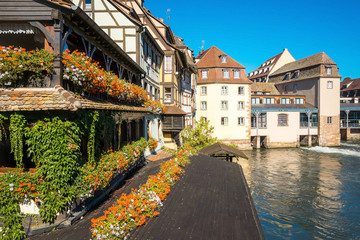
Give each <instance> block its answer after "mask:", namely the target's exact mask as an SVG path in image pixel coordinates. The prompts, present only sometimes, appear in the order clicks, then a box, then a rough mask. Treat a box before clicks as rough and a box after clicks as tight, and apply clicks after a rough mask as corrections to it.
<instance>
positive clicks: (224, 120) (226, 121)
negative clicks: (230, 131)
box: [221, 117, 228, 126]
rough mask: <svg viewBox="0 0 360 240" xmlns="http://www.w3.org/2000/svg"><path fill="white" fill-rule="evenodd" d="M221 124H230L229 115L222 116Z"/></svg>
mask: <svg viewBox="0 0 360 240" xmlns="http://www.w3.org/2000/svg"><path fill="white" fill-rule="evenodd" d="M221 125H223V126H227V125H228V118H227V117H222V118H221Z"/></svg>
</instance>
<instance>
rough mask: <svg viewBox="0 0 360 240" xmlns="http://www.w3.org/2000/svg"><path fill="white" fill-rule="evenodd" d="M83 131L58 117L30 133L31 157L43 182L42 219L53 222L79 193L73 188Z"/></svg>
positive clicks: (30, 130)
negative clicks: (81, 132)
mask: <svg viewBox="0 0 360 240" xmlns="http://www.w3.org/2000/svg"><path fill="white" fill-rule="evenodd" d="M79 136H80V129H79V127H78V126H77V125H76V124H75V123H74V122H70V121H62V120H60V119H59V118H58V117H55V118H53V119H52V120H50V119H45V120H44V121H38V122H36V124H35V126H34V127H33V128H31V129H29V130H28V134H27V137H28V139H27V141H26V143H27V144H28V146H29V153H30V156H32V157H34V158H35V160H34V161H35V162H37V163H38V164H37V165H38V168H37V172H36V174H37V175H38V177H39V178H40V179H42V182H41V184H40V188H39V190H40V191H39V192H40V198H41V200H42V207H41V209H40V218H41V219H42V220H43V221H45V222H50V223H52V222H54V221H55V219H56V214H57V213H59V212H62V211H64V210H66V208H67V207H68V203H69V202H71V201H72V200H73V199H74V198H75V196H76V193H75V191H74V188H73V187H71V186H72V185H73V182H74V179H75V178H76V176H77V174H78V172H79V164H78V162H79V158H80V155H81V153H80V137H79Z"/></svg>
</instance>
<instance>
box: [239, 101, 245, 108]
mask: <svg viewBox="0 0 360 240" xmlns="http://www.w3.org/2000/svg"><path fill="white" fill-rule="evenodd" d="M243 109H244V102H243V101H240V102H238V110H243Z"/></svg>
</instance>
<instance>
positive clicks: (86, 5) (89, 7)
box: [85, 0, 92, 9]
mask: <svg viewBox="0 0 360 240" xmlns="http://www.w3.org/2000/svg"><path fill="white" fill-rule="evenodd" d="M91 1H92V0H85V9H91Z"/></svg>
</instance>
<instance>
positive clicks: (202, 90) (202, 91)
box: [201, 87, 207, 96]
mask: <svg viewBox="0 0 360 240" xmlns="http://www.w3.org/2000/svg"><path fill="white" fill-rule="evenodd" d="M206 91H207V88H206V87H201V95H203V96H205V95H206V94H207V93H206Z"/></svg>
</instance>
